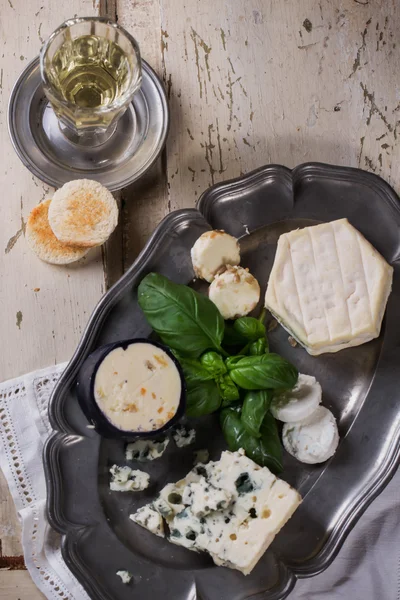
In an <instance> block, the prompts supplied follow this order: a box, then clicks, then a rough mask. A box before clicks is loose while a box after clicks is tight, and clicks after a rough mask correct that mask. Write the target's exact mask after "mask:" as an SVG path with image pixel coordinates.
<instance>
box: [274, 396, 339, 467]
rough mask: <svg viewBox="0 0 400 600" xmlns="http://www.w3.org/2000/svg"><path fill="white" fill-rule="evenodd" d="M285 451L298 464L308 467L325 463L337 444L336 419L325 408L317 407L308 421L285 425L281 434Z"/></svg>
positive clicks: (333, 452)
mask: <svg viewBox="0 0 400 600" xmlns="http://www.w3.org/2000/svg"><path fill="white" fill-rule="evenodd" d="M282 441H283V445H284V447H285V450H287V452H289V454H291V455H292V456H294V457H295V458H297V459H298V460H299V461H300V462H303V463H307V464H310V465H314V464H318V463H322V462H325V461H326V460H328V458H330V457H331V456H333V454H335V452H336V449H337V447H338V444H339V433H338V428H337V425H336V419H335V417H334V416H333V414H332V413H331V411H330V410H328V409H327V408H325V406H318V408H317V409H316V410H315V411H314V412H313V414H312V415H311V417H309V419H307V420H305V421H302V422H301V423H285V425H284V426H283V432H282Z"/></svg>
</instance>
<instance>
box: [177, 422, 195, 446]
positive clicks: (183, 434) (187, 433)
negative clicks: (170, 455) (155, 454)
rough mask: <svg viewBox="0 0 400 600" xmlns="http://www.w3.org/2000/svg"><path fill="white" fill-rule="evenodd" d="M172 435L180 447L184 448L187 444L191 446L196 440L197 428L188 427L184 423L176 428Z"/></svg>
mask: <svg viewBox="0 0 400 600" xmlns="http://www.w3.org/2000/svg"><path fill="white" fill-rule="evenodd" d="M172 437H173V438H174V442H175V444H176V445H177V446H178V448H184V447H185V446H190V444H193V442H194V440H195V439H196V430H195V429H188V428H187V427H185V426H184V425H179V426H178V427H176V428H175V431H174V433H173V434H172Z"/></svg>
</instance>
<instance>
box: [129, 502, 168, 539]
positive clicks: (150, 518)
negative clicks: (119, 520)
mask: <svg viewBox="0 0 400 600" xmlns="http://www.w3.org/2000/svg"><path fill="white" fill-rule="evenodd" d="M129 518H130V519H132V521H134V522H135V523H137V524H138V525H141V527H144V528H145V529H148V530H149V531H151V533H154V534H155V535H158V536H159V537H165V533H164V521H163V519H162V516H161V515H160V514H159V513H158V512H157V511H156V510H155V509H154V506H153V505H152V504H146V505H145V506H142V507H141V508H139V510H138V511H136V512H135V513H134V514H132V515H129Z"/></svg>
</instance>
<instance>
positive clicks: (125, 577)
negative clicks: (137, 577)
mask: <svg viewBox="0 0 400 600" xmlns="http://www.w3.org/2000/svg"><path fill="white" fill-rule="evenodd" d="M116 574H117V575H118V577H121V580H122V583H125V585H128V583H130V582H131V581H132V579H133V575H132V573H129V571H117V573H116Z"/></svg>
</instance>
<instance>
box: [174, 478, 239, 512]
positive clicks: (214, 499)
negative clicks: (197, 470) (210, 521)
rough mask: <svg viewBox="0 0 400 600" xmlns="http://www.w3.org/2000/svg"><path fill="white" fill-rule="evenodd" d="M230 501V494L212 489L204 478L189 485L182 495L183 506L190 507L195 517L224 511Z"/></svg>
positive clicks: (219, 489) (215, 488) (218, 489)
mask: <svg viewBox="0 0 400 600" xmlns="http://www.w3.org/2000/svg"><path fill="white" fill-rule="evenodd" d="M231 501H232V494H231V493H229V492H227V491H225V490H223V489H221V488H217V487H214V486H213V485H211V484H210V483H209V482H208V481H207V480H206V479H205V477H200V479H199V481H193V482H192V483H189V484H188V485H187V486H186V487H185V489H184V492H183V495H182V502H183V504H184V505H185V506H190V508H191V512H192V513H193V515H194V516H195V517H205V516H206V515H208V514H210V513H211V512H214V511H216V510H225V509H226V508H228V506H229V505H230V503H231Z"/></svg>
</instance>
